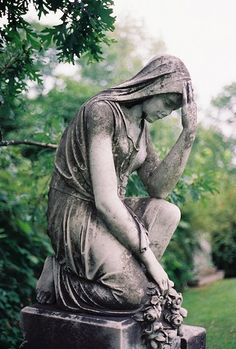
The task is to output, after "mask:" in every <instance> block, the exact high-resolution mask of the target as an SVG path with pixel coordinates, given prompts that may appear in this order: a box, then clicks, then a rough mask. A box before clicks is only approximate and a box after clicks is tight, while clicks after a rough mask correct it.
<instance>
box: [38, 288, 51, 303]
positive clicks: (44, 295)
mask: <svg viewBox="0 0 236 349" xmlns="http://www.w3.org/2000/svg"><path fill="white" fill-rule="evenodd" d="M51 297H52V294H51V292H49V291H39V290H38V291H37V294H36V299H37V301H38V302H39V303H40V304H46V303H47V304H48V301H49V300H50V298H51Z"/></svg>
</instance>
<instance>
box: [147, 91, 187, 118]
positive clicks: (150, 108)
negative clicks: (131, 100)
mask: <svg viewBox="0 0 236 349" xmlns="http://www.w3.org/2000/svg"><path fill="white" fill-rule="evenodd" d="M181 105H182V95H181V94H180V93H163V94H160V95H157V96H153V97H152V98H150V99H147V100H146V101H144V102H143V115H144V117H145V119H146V120H147V121H148V122H155V121H156V120H159V119H163V118H164V117H166V116H167V115H169V114H170V113H171V112H172V111H173V110H175V109H179V108H180V107H181Z"/></svg>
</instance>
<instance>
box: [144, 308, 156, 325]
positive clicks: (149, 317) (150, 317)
mask: <svg viewBox="0 0 236 349" xmlns="http://www.w3.org/2000/svg"><path fill="white" fill-rule="evenodd" d="M144 319H145V320H146V321H148V322H153V321H155V320H156V319H157V312H156V310H155V309H154V308H149V309H147V310H146V311H145V313H144Z"/></svg>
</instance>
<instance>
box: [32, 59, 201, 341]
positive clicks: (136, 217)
mask: <svg viewBox="0 0 236 349" xmlns="http://www.w3.org/2000/svg"><path fill="white" fill-rule="evenodd" d="M179 108H181V113H182V114H181V115H182V116H181V117H182V125H183V130H182V132H181V134H180V136H179V138H178V140H177V141H176V143H175V144H174V146H173V147H172V149H171V150H170V152H169V153H168V155H167V156H166V157H165V158H164V159H163V160H162V161H160V159H159V157H158V154H157V153H156V151H155V150H154V147H153V146H152V143H151V140H150V136H149V132H148V128H147V123H153V122H155V121H158V120H159V119H162V118H164V117H166V116H167V115H169V114H170V113H171V112H172V111H173V110H175V109H179ZM196 116H197V110H196V104H195V101H194V96H193V89H192V84H191V78H190V75H189V72H188V70H187V69H186V67H185V65H184V64H183V62H182V61H181V60H180V59H178V58H176V57H174V56H170V55H162V56H158V57H155V58H154V59H152V60H151V61H150V62H149V63H148V64H147V65H146V66H145V67H144V68H143V69H142V70H141V71H140V72H139V73H138V74H137V75H135V76H134V77H133V78H131V79H130V80H128V81H126V82H124V83H122V84H120V85H119V86H116V87H113V88H110V89H107V90H105V91H102V92H100V93H98V94H97V95H96V96H94V97H93V98H91V99H90V100H89V101H88V102H86V103H85V104H84V105H83V106H82V107H81V109H80V112H79V113H78V115H77V116H76V117H75V118H74V119H73V120H72V122H71V123H70V124H69V126H68V127H67V129H66V130H65V132H64V134H63V136H62V139H61V142H60V145H59V147H58V150H57V154H56V159H55V169H54V173H53V176H52V180H51V184H50V191H49V202H48V212H47V217H48V235H49V237H50V239H51V242H52V246H53V249H54V252H55V255H54V256H53V257H52V256H51V257H48V258H47V259H46V261H45V264H44V268H43V271H42V274H41V276H40V279H39V281H38V283H37V291H36V292H37V301H38V302H39V303H41V304H51V303H55V304H57V306H58V307H60V308H63V309H67V310H71V311H78V310H81V311H88V312H92V313H103V314H114V313H118V314H126V313H128V314H130V313H138V310H140V309H142V307H143V306H144V304H146V305H147V304H149V305H150V304H152V305H153V306H155V309H157V307H156V305H158V306H159V308H160V309H161V304H163V299H164V298H163V297H164V296H166V297H169V298H168V299H169V300H168V301H167V300H165V302H166V303H165V304H167V305H166V307H167V308H168V307H169V309H170V304H172V305H171V307H172V306H173V307H174V308H175V310H176V309H179V313H178V314H177V315H178V316H179V317H181V316H182V317H184V316H185V315H186V314H185V310H184V309H182V308H180V303H181V301H182V300H181V299H180V298H181V296H178V294H177V292H176V291H175V290H174V289H173V283H172V282H171V281H170V280H169V278H168V275H167V274H166V272H165V271H164V269H163V268H162V266H161V264H160V259H161V257H162V255H163V253H164V251H165V249H166V247H167V245H168V243H169V241H170V239H171V237H172V234H173V233H174V231H175V229H176V227H177V225H178V223H179V220H180V211H179V209H178V207H176V206H175V205H173V204H171V203H169V202H167V201H165V199H166V197H167V196H168V194H169V193H170V192H171V191H172V190H173V189H174V187H175V185H176V183H177V181H178V180H179V178H180V176H181V174H182V173H183V170H184V168H185V165H186V162H187V160H188V157H189V154H190V151H191V146H192V144H193V141H194V138H195V132H196ZM133 171H137V173H138V175H139V177H140V178H141V180H142V182H143V183H144V185H145V187H146V189H147V192H148V193H149V195H150V197H148V198H125V189H126V185H127V180H128V177H129V175H130V174H131V173H132V172H133ZM148 295H149V301H148V302H149V303H147V297H148ZM150 297H151V298H150ZM171 297H172V298H171ZM171 299H172V300H171ZM158 302H159V303H160V304H159V303H158ZM161 302H162V303H161ZM168 302H169V303H168ZM171 302H172V303H171ZM157 303H158V304H157ZM174 303H176V304H177V303H178V304H177V306H176V304H174ZM168 304H169V305H168ZM175 306H176V307H175ZM180 309H182V310H180ZM145 311H146V313H145ZM145 311H144V312H143V316H144V318H145V316H146V319H147V321H151V322H152V323H153V322H154V320H155V319H156V315H155V316H154V315H153V312H152V309H151V311H150V306H146V310H145ZM157 313H158V312H157ZM167 313H168V311H167ZM172 313H173V314H175V315H176V311H175V313H174V312H172ZM145 314H146V315H145ZM153 316H154V318H155V319H153ZM168 316H169V317H170V314H169V315H168V314H167V315H166V320H168V319H167V318H168ZM171 316H172V315H171ZM141 317H142V316H141ZM141 317H140V316H139V321H142V319H141ZM172 317H173V316H172ZM175 320H176V316H175ZM170 322H171V321H170ZM172 322H173V323H174V320H173V321H172ZM179 322H181V321H179ZM177 325H179V323H178V320H176V326H172V327H173V328H177V327H178V326H177ZM158 326H159V325H158ZM160 337H161V336H160V334H159V339H160ZM162 340H163V339H162ZM154 344H155V343H154ZM154 344H153V347H154V348H155V345H156V344H155V345H154ZM156 348H157V346H156Z"/></svg>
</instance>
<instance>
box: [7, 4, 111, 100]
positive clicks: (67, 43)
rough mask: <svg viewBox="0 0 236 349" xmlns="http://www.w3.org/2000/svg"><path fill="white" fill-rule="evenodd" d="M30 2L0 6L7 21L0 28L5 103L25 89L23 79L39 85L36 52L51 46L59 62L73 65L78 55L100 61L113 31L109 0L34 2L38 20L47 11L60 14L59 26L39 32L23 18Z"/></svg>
mask: <svg viewBox="0 0 236 349" xmlns="http://www.w3.org/2000/svg"><path fill="white" fill-rule="evenodd" d="M29 3H30V1H29V0H26V1H21V0H16V1H6V0H5V1H2V2H1V3H0V18H3V17H5V18H6V19H7V24H6V25H4V26H3V27H2V28H1V29H0V76H1V78H0V79H1V80H0V95H1V100H3V99H4V100H5V103H6V104H11V103H13V100H14V97H15V96H18V95H20V93H21V92H22V91H23V90H24V89H25V88H26V79H30V80H34V81H36V82H38V83H40V82H41V79H40V72H39V66H38V64H37V58H38V54H39V53H41V52H42V51H44V50H47V49H48V48H49V47H51V46H52V45H54V46H55V47H56V49H57V56H58V60H59V61H61V62H62V61H63V62H70V63H74V62H75V59H76V58H79V57H80V56H81V55H86V56H87V58H88V60H90V61H91V60H96V61H99V60H100V59H101V58H102V49H101V45H102V44H103V43H106V44H109V43H110V42H111V40H110V39H108V38H107V37H106V34H105V32H106V31H112V30H114V21H115V18H114V17H113V16H112V8H111V6H112V4H113V1H112V0H75V1H65V0H56V1H55V0H50V1H44V0H34V1H33V5H34V7H35V9H36V11H37V14H38V17H39V19H40V17H41V16H42V15H46V14H48V13H49V11H53V12H55V13H56V12H59V13H60V24H58V25H54V26H51V27H46V28H45V27H44V28H43V29H41V30H39V29H37V26H33V25H32V24H30V23H28V22H27V21H26V20H25V19H24V18H23V16H24V15H26V14H27V12H28V8H29Z"/></svg>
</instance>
